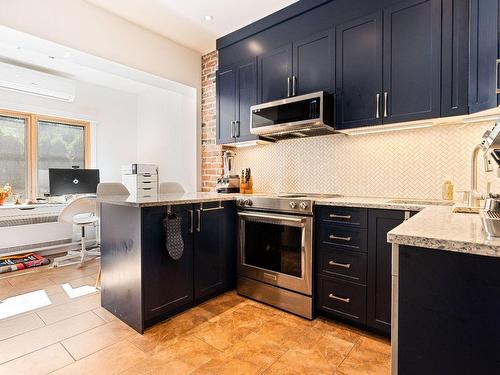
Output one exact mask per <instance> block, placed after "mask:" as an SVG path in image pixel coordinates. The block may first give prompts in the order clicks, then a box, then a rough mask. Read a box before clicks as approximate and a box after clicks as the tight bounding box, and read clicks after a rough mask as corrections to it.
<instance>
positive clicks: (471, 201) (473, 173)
mask: <svg viewBox="0 0 500 375" xmlns="http://www.w3.org/2000/svg"><path fill="white" fill-rule="evenodd" d="M479 151H484V148H483V144H482V143H481V144H478V145H476V147H474V150H473V151H472V156H471V158H470V191H469V192H468V197H467V200H468V202H467V204H468V205H469V207H479V202H480V201H481V199H483V195H482V194H481V193H480V192H479V191H477V157H478V155H479ZM483 156H484V158H485V167H486V166H487V165H488V164H489V163H488V161H487V154H486V153H484V155H483ZM485 169H486V168H485Z"/></svg>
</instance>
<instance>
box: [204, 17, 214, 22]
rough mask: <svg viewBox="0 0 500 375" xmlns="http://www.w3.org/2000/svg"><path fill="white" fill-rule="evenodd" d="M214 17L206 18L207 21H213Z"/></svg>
mask: <svg viewBox="0 0 500 375" xmlns="http://www.w3.org/2000/svg"><path fill="white" fill-rule="evenodd" d="M213 19H214V16H205V21H212V20H213Z"/></svg>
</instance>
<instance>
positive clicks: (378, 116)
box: [375, 94, 380, 118]
mask: <svg viewBox="0 0 500 375" xmlns="http://www.w3.org/2000/svg"><path fill="white" fill-rule="evenodd" d="M375 105H376V106H377V111H376V113H375V118H380V94H377V100H376V104H375Z"/></svg>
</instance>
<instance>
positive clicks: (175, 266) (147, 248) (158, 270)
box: [142, 205, 194, 326]
mask: <svg viewBox="0 0 500 375" xmlns="http://www.w3.org/2000/svg"><path fill="white" fill-rule="evenodd" d="M192 208H193V207H192V205H180V206H172V212H173V213H174V214H176V215H177V216H179V217H180V218H181V219H182V240H183V241H184V252H183V254H182V257H181V258H180V259H179V260H175V259H173V258H172V257H171V256H170V255H169V253H168V251H167V249H166V248H165V231H164V229H163V220H164V218H165V216H166V214H167V208H166V207H148V208H143V209H142V210H143V213H142V223H143V229H142V230H143V233H142V249H143V291H144V296H143V300H144V319H145V321H146V322H148V323H147V324H146V326H148V325H151V324H152V323H155V322H156V321H158V320H162V319H164V318H165V317H167V316H169V315H172V314H173V313H175V312H178V311H179V310H181V309H182V308H183V307H185V306H189V305H190V304H191V303H192V302H193V300H194V293H193V251H194V246H193V245H194V241H193V234H192V233H191V224H190V223H191V212H192Z"/></svg>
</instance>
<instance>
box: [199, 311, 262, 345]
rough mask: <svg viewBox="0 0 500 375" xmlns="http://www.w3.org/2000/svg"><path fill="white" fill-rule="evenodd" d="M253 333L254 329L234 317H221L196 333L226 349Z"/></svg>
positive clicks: (208, 341) (211, 343)
mask: <svg viewBox="0 0 500 375" xmlns="http://www.w3.org/2000/svg"><path fill="white" fill-rule="evenodd" d="M250 333H252V329H251V328H249V327H247V326H245V325H240V324H237V322H235V321H234V320H232V319H219V320H217V321H214V322H210V323H208V324H205V325H204V326H203V328H202V329H199V330H196V331H195V332H194V335H195V336H196V337H198V338H200V339H202V340H203V341H205V342H206V343H207V344H209V345H212V346H213V347H215V348H217V349H219V350H225V349H227V348H229V347H230V346H232V345H234V344H236V343H237V342H238V341H240V340H242V339H243V338H245V337H246V336H248V335H249V334H250Z"/></svg>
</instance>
